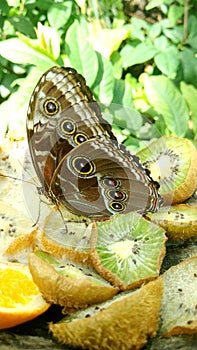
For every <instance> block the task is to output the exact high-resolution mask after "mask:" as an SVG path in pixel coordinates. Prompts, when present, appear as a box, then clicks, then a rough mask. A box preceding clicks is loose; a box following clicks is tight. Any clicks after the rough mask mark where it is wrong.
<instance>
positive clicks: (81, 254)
mask: <svg viewBox="0 0 197 350" xmlns="http://www.w3.org/2000/svg"><path fill="white" fill-rule="evenodd" d="M60 210H61V213H60V212H59V211H57V210H51V212H50V214H49V215H48V216H47V217H46V219H45V223H44V226H43V229H42V231H41V233H40V234H39V236H38V240H37V245H38V247H39V249H41V250H44V251H46V252H48V253H51V254H54V255H55V256H59V257H62V256H63V255H65V254H66V256H67V257H69V258H70V259H71V260H75V261H78V262H85V261H88V260H89V256H90V238H91V234H92V222H91V221H90V220H86V219H85V218H83V217H79V216H76V215H73V214H70V213H68V212H67V211H66V210H65V209H64V208H62V207H61V209H60Z"/></svg>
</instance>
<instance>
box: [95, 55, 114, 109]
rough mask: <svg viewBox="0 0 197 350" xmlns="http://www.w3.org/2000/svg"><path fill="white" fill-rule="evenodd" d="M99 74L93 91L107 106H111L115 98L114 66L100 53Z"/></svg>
mask: <svg viewBox="0 0 197 350" xmlns="http://www.w3.org/2000/svg"><path fill="white" fill-rule="evenodd" d="M98 62H99V68H98V74H97V77H96V80H95V82H94V84H93V85H92V89H93V90H94V92H95V94H96V95H97V96H98V99H99V101H100V102H101V103H103V104H104V105H105V106H109V104H110V103H111V101H112V98H113V89H114V75H113V66H112V63H111V62H110V61H108V60H107V59H106V58H105V57H103V56H101V55H100V54H99V53H98Z"/></svg>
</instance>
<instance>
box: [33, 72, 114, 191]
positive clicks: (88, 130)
mask: <svg viewBox="0 0 197 350" xmlns="http://www.w3.org/2000/svg"><path fill="white" fill-rule="evenodd" d="M27 136H28V142H29V147H30V153H31V157H32V160H33V163H34V167H35V170H36V172H37V175H38V177H39V180H40V182H41V184H42V185H43V186H44V188H45V190H46V192H48V189H49V186H50V183H51V179H52V176H53V173H54V171H55V169H56V168H57V166H58V164H59V163H60V162H61V160H62V158H63V157H65V155H66V154H68V153H69V152H70V151H71V150H72V149H73V148H74V147H76V146H77V145H79V144H81V143H83V142H85V141H87V140H89V139H91V138H94V137H97V136H102V137H104V138H112V139H115V136H114V135H113V133H112V131H111V127H110V125H109V124H108V123H107V122H106V121H105V120H104V119H103V118H102V115H101V111H100V107H99V105H98V104H97V103H96V101H95V100H94V98H93V95H92V93H91V91H90V89H89V88H88V86H87V85H86V81H85V79H84V78H83V77H82V76H81V75H80V74H78V73H77V71H76V70H74V69H72V68H63V67H53V68H51V69H49V70H48V71H47V72H46V73H45V74H43V76H42V77H41V79H40V80H39V82H38V84H37V85H36V87H35V89H34V92H33V94H32V97H31V100H30V104H29V109H28V113H27Z"/></svg>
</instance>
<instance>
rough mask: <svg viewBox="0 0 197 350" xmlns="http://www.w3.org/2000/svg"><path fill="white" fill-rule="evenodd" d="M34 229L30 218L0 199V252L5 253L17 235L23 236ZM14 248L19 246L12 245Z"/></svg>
mask: <svg viewBox="0 0 197 350" xmlns="http://www.w3.org/2000/svg"><path fill="white" fill-rule="evenodd" d="M35 231H36V229H35V228H33V227H32V221H31V220H30V219H28V218H26V217H25V216H24V215H21V213H20V212H19V211H17V210H16V209H14V208H11V207H10V206H8V205H6V204H4V203H3V202H1V201H0V242H1V244H0V254H4V253H6V252H7V250H8V249H9V247H10V245H11V244H12V243H13V242H14V241H15V239H16V238H18V237H19V236H21V237H23V238H24V237H26V236H29V235H30V234H31V233H34V232H35ZM22 241H23V240H22ZM22 241H21V243H22ZM14 248H15V249H16V250H17V249H18V248H19V247H18V245H14Z"/></svg>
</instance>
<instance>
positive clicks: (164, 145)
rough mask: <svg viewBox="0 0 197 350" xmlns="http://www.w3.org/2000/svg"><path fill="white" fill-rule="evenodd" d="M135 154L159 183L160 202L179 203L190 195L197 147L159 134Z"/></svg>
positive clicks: (196, 169) (196, 168)
mask: <svg viewBox="0 0 197 350" xmlns="http://www.w3.org/2000/svg"><path fill="white" fill-rule="evenodd" d="M137 155H138V157H139V158H140V160H141V162H142V163H143V165H144V167H145V168H147V169H148V170H149V171H150V172H151V176H152V178H153V179H154V180H155V181H158V182H159V184H160V190H159V192H160V194H161V195H162V196H163V198H164V204H166V205H168V204H171V203H172V204H178V203H182V202H183V201H185V200H187V199H188V198H189V197H191V195H192V194H193V192H194V191H195V189H196V187H197V150H196V148H195V147H194V145H193V144H192V142H191V141H189V140H188V139H185V138H181V137H174V136H163V137H161V138H160V139H158V140H156V141H154V142H152V143H151V144H150V145H148V147H146V148H144V149H142V150H141V151H140V152H138V153H137Z"/></svg>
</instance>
